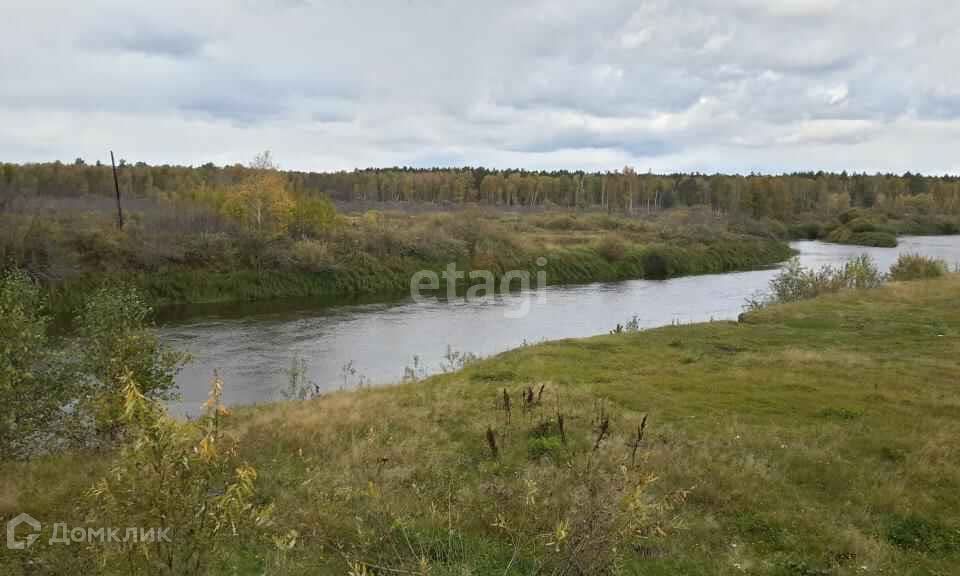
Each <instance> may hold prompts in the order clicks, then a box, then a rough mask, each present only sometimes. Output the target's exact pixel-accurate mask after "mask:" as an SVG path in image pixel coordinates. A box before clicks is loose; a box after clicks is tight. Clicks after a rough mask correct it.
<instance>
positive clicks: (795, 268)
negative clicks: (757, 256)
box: [747, 254, 883, 309]
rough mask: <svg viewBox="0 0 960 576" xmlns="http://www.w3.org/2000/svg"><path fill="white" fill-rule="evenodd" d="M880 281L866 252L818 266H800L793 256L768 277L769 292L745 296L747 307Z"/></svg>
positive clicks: (871, 286) (880, 282) (754, 307)
mask: <svg viewBox="0 0 960 576" xmlns="http://www.w3.org/2000/svg"><path fill="white" fill-rule="evenodd" d="M882 283H883V274H881V273H880V271H879V269H878V268H877V266H876V264H874V262H873V259H872V258H870V256H868V255H866V254H862V255H860V256H857V257H856V258H852V259H850V260H848V261H847V262H846V263H845V264H844V265H843V266H839V267H835V266H824V267H822V268H820V269H819V270H810V269H808V268H804V267H803V266H801V265H800V261H799V260H797V259H793V260H791V261H790V262H789V263H787V265H786V266H785V267H784V269H783V270H782V271H781V272H780V273H779V274H778V275H777V276H776V277H775V278H774V279H773V280H771V281H770V291H769V293H767V294H766V295H764V296H762V297H758V298H752V299H750V300H748V302H747V307H748V308H750V309H756V308H762V307H763V306H766V305H769V304H782V303H785V302H797V301H799V300H807V299H809V298H816V297H817V296H819V295H821V294H828V293H831V292H839V291H840V290H845V289H865V288H876V287H877V286H880V285H881V284H882Z"/></svg>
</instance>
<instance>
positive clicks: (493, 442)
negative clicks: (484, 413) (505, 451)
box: [487, 426, 500, 460]
mask: <svg viewBox="0 0 960 576" xmlns="http://www.w3.org/2000/svg"><path fill="white" fill-rule="evenodd" d="M487 446H489V447H490V453H491V454H492V455H493V459H494V460H497V459H499V458H500V451H499V450H497V434H496V432H494V431H493V428H491V427H489V426H487Z"/></svg>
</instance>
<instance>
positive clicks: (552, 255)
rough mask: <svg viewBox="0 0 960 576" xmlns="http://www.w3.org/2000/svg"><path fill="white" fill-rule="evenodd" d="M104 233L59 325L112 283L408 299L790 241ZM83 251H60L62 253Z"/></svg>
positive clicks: (341, 226)
mask: <svg viewBox="0 0 960 576" xmlns="http://www.w3.org/2000/svg"><path fill="white" fill-rule="evenodd" d="M105 230H106V232H105V231H104V230H100V231H99V232H98V234H100V236H103V235H105V234H107V232H109V244H110V249H109V250H107V249H104V244H105V243H106V242H105V240H104V239H103V238H100V236H97V237H98V238H100V240H99V241H98V242H99V244H97V246H96V249H95V250H94V251H93V252H92V253H89V254H88V253H86V252H83V253H79V254H76V255H74V256H72V257H71V258H72V260H75V261H76V262H78V263H77V264H76V265H74V266H73V269H74V272H72V273H71V274H68V275H65V276H62V277H52V276H51V277H49V278H48V279H47V281H46V285H47V286H48V289H49V293H50V298H49V300H50V302H51V306H52V307H53V308H54V310H55V311H57V313H58V316H60V317H67V318H68V317H70V315H71V311H72V310H74V309H75V308H76V303H77V301H78V300H79V299H81V298H82V296H83V295H84V294H86V293H88V292H89V291H90V289H92V288H94V287H96V286H99V285H100V284H102V283H103V282H104V281H105V280H108V281H111V282H126V283H130V284H133V285H135V286H136V287H138V288H139V289H140V290H141V291H142V292H143V294H144V295H145V296H146V297H147V298H148V299H149V301H150V302H151V303H152V304H153V305H154V306H155V307H164V306H171V305H180V304H206V303H225V302H244V301H263V300H271V299H291V298H327V299H335V298H351V297H366V298H367V299H369V298H370V297H382V298H384V299H389V298H391V297H396V296H397V295H399V294H408V293H409V290H410V279H411V277H412V276H413V275H414V274H415V273H416V272H418V271H421V270H430V271H434V272H438V273H439V272H441V271H443V270H444V269H445V268H446V267H447V266H448V265H450V264H454V265H455V266H456V268H457V269H458V270H460V271H463V272H464V273H469V272H471V271H476V270H484V271H489V272H491V273H492V274H493V276H494V277H495V279H497V281H498V284H499V279H500V277H501V276H502V275H503V274H505V273H506V272H507V271H511V270H521V271H527V272H529V273H530V274H531V278H536V277H537V276H536V274H537V272H541V271H542V272H545V273H546V282H547V283H548V284H553V285H556V284H579V283H587V282H599V281H616V280H626V279H639V278H651V279H663V278H671V277H676V276H684V275H694V274H708V273H718V272H728V271H733V270H748V269H753V268H758V267H762V266H769V265H772V264H776V263H778V262H782V261H783V260H785V259H787V258H789V257H790V256H791V255H792V251H791V250H790V248H789V246H788V245H787V244H786V243H785V242H783V241H781V240H779V239H776V238H774V237H772V236H770V235H768V234H765V233H764V230H763V229H758V230H756V231H755V233H749V234H748V233H744V232H740V231H737V230H732V229H729V227H728V225H727V223H726V222H724V221H722V220H718V219H715V218H711V217H710V216H708V215H705V214H703V213H701V212H697V211H676V212H674V213H671V214H669V215H665V216H663V217H662V218H654V219H649V220H639V219H628V218H617V217H611V216H608V215H604V214H599V215H597V214H586V215H583V214H580V215H578V214H574V213H557V214H547V215H543V214H541V215H517V214H503V213H497V212H483V213H481V212H459V213H440V214H425V215H424V214H421V215H410V214H402V213H390V214H382V213H375V212H368V213H365V214H363V215H356V216H341V217H339V220H338V222H337V224H336V225H335V226H334V227H332V228H331V229H330V230H329V231H327V232H326V233H324V235H323V236H322V237H321V238H318V239H299V240H297V239H292V238H290V237H288V236H273V237H270V238H267V237H249V238H248V237H244V236H242V235H240V236H237V237H232V236H229V235H226V234H215V235H209V234H199V235H198V234H192V235H191V234H186V235H184V236H183V237H180V238H168V239H166V240H163V239H158V238H152V237H148V235H146V234H145V233H143V232H136V231H122V232H118V231H115V230H113V231H110V230H109V228H106V229H105ZM71 233H74V232H71ZM237 234H240V233H237ZM54 236H56V235H54ZM159 244H164V246H163V247H162V248H160V247H159V246H158V245H159ZM76 245H77V243H76V242H70V243H65V244H64V246H61V247H60V248H58V250H67V249H68V248H70V247H72V248H70V249H75V246H76ZM80 245H85V244H83V243H80ZM54 251H56V250H52V249H51V250H50V252H54ZM94 256H95V258H94ZM28 269H31V268H28ZM31 270H32V269H31ZM40 270H42V269H40ZM37 275H38V276H40V277H41V278H43V277H44V276H43V273H38V274H37Z"/></svg>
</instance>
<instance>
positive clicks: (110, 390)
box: [77, 285, 185, 440]
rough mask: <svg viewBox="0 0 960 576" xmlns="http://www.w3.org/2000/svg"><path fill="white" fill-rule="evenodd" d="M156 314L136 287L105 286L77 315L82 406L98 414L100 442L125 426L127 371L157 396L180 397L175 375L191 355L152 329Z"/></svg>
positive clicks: (146, 393)
mask: <svg viewBox="0 0 960 576" xmlns="http://www.w3.org/2000/svg"><path fill="white" fill-rule="evenodd" d="M150 313H151V309H150V308H149V307H148V306H147V305H146V303H145V302H144V300H143V297H142V296H141V295H140V293H139V292H138V291H137V290H136V289H134V288H132V287H129V286H109V285H105V286H103V287H102V288H100V289H99V290H97V291H96V292H95V293H94V294H93V295H92V296H91V297H90V298H89V299H88V300H87V301H86V303H85V304H84V306H83V308H82V310H81V311H80V314H79V315H78V317H77V326H78V335H79V338H78V342H79V352H80V355H81V358H82V359H81V367H80V368H81V370H82V372H83V375H84V382H83V394H82V396H81V397H80V398H78V399H77V400H78V401H79V405H78V408H79V409H80V410H81V411H82V412H84V413H85V414H87V415H89V416H90V417H91V418H92V420H93V424H94V427H95V430H96V432H97V436H98V439H99V440H105V439H115V438H116V437H117V434H118V433H119V432H120V430H121V428H122V417H121V416H122V414H121V412H122V408H123V407H122V404H121V397H122V395H121V390H119V389H118V388H117V386H118V384H119V383H120V382H121V378H120V377H121V376H122V375H124V374H127V373H129V374H130V377H131V378H133V379H135V380H136V382H137V383H138V387H139V390H140V391H141V392H142V393H143V394H144V396H146V397H147V398H149V399H151V400H171V399H174V398H176V397H177V390H176V383H175V382H174V377H175V376H176V373H177V372H178V371H179V368H180V365H181V364H182V363H183V361H184V360H185V357H184V355H183V354H180V353H177V352H173V351H170V350H167V349H166V348H164V346H163V345H162V344H161V343H160V340H159V339H158V338H157V336H156V334H154V333H153V332H152V331H151V330H149V323H148V317H149V315H150Z"/></svg>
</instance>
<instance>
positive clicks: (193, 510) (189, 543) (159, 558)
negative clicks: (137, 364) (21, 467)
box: [89, 372, 269, 574]
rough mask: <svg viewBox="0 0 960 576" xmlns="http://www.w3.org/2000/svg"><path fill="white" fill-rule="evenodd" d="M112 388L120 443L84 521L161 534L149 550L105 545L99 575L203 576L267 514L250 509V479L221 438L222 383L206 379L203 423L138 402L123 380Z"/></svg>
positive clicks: (251, 472) (136, 544) (142, 545)
mask: <svg viewBox="0 0 960 576" xmlns="http://www.w3.org/2000/svg"><path fill="white" fill-rule="evenodd" d="M117 388H119V389H120V390H122V418H123V422H124V426H125V428H126V429H127V430H128V438H127V441H126V442H125V443H124V446H123V448H122V450H121V451H120V452H119V454H118V455H117V457H116V459H115V461H114V463H113V466H112V468H111V470H110V473H109V474H108V475H107V476H106V477H104V478H101V479H100V480H99V481H97V483H96V484H95V485H94V487H93V488H92V489H91V490H90V493H89V497H90V504H91V505H92V506H91V508H92V509H91V510H90V513H91V515H92V516H94V517H96V518H95V519H96V520H100V521H101V522H102V524H104V525H110V526H139V527H140V528H141V530H150V529H160V530H169V532H167V533H166V536H167V538H165V539H160V538H154V540H153V541H152V542H151V541H144V540H143V539H141V540H139V541H132V542H126V541H125V542H113V541H109V542H107V543H106V545H105V546H104V549H103V551H102V552H101V554H100V560H101V562H103V566H104V568H105V569H106V570H107V571H108V572H107V573H116V574H146V573H149V574H187V573H189V574H206V573H209V572H210V570H211V564H212V563H214V562H215V561H216V560H217V556H218V552H219V551H220V548H221V546H222V545H223V543H224V542H225V541H226V540H227V539H229V540H234V541H237V540H239V541H240V542H246V543H247V544H248V545H249V544H252V543H254V542H255V541H256V536H257V535H258V530H259V528H260V526H262V525H263V524H264V522H265V521H266V520H267V516H268V514H269V509H267V508H262V507H258V506H256V505H255V499H256V496H257V492H256V479H257V472H256V470H255V469H254V468H252V467H250V466H249V465H246V464H244V463H243V462H241V461H239V459H238V457H237V447H236V445H235V444H234V443H233V442H231V441H230V439H229V438H228V437H227V436H226V435H225V434H224V433H223V421H224V419H226V418H227V417H229V412H228V411H227V410H226V408H224V406H223V405H222V403H221V396H222V392H223V382H222V381H221V380H220V379H219V378H215V379H214V382H213V384H212V387H211V392H210V397H209V399H208V400H207V402H206V404H204V414H203V416H202V417H201V418H200V419H199V420H198V421H195V422H186V423H181V422H178V421H176V420H174V419H172V418H170V417H168V416H167V415H166V414H165V412H164V410H163V408H162V406H161V405H160V403H158V402H156V401H153V400H150V399H149V398H147V397H146V396H144V395H143V394H142V393H141V392H140V390H139V388H138V386H137V383H136V382H135V381H134V380H133V378H132V376H131V373H129V372H127V373H125V374H123V375H121V376H119V381H118V383H117Z"/></svg>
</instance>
